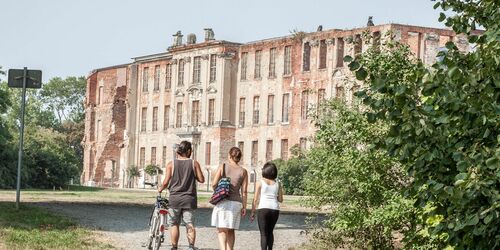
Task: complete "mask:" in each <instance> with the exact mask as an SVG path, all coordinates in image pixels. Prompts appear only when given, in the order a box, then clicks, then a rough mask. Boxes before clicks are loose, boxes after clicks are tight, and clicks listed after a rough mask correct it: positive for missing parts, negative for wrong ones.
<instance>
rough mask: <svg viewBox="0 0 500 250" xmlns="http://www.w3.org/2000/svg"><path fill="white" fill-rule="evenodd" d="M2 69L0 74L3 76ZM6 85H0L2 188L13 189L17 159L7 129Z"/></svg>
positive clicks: (0, 185)
mask: <svg viewBox="0 0 500 250" xmlns="http://www.w3.org/2000/svg"><path fill="white" fill-rule="evenodd" d="M2 73H3V71H1V67H0V74H2ZM6 85H7V84H6V83H0V188H13V187H14V186H15V184H16V183H15V181H16V179H15V178H13V177H15V176H16V174H17V171H16V164H15V163H16V157H15V152H14V145H13V143H12V135H11V134H10V131H9V129H8V127H7V121H6V117H5V116H6V115H5V114H6V112H7V110H8V107H9V106H10V97H9V92H8V91H7V90H6Z"/></svg>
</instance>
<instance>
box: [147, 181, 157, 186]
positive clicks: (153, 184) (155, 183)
mask: <svg viewBox="0 0 500 250" xmlns="http://www.w3.org/2000/svg"><path fill="white" fill-rule="evenodd" d="M144 185H149V186H151V187H158V182H154V183H152V182H144Z"/></svg>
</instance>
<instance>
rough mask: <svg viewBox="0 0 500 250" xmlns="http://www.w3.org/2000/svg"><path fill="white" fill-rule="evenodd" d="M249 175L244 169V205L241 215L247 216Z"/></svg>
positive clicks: (242, 189)
mask: <svg viewBox="0 0 500 250" xmlns="http://www.w3.org/2000/svg"><path fill="white" fill-rule="evenodd" d="M247 190H248V173H247V170H246V169H243V183H242V185H241V199H242V205H243V207H242V208H241V215H242V216H245V214H247V195H248V191H247Z"/></svg>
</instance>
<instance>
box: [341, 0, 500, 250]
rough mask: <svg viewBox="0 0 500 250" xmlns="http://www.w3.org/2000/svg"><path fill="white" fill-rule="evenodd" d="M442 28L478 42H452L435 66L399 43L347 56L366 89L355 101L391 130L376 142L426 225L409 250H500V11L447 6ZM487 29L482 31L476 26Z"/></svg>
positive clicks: (490, 4)
mask: <svg viewBox="0 0 500 250" xmlns="http://www.w3.org/2000/svg"><path fill="white" fill-rule="evenodd" d="M435 7H436V8H437V7H441V8H442V9H443V10H444V11H449V10H452V11H453V12H454V13H453V15H452V16H449V17H447V16H446V14H444V13H441V14H440V21H445V24H446V25H447V26H449V27H451V28H453V30H454V31H455V32H457V33H462V34H465V35H467V37H468V39H469V42H471V43H473V44H475V48H474V50H473V51H471V52H469V53H463V52H460V51H459V50H458V48H457V47H456V46H455V45H454V44H453V43H451V42H449V43H447V44H446V48H447V49H448V51H441V52H439V53H438V55H439V56H440V57H441V58H442V59H441V60H438V62H436V63H435V64H434V65H432V67H430V68H426V67H424V65H422V63H421V62H417V61H415V60H413V59H411V57H410V52H409V50H408V48H407V47H405V46H402V45H400V44H397V43H394V44H389V46H387V48H386V49H382V50H381V51H380V52H377V51H374V50H372V51H369V52H368V53H366V54H364V55H362V56H361V57H360V58H356V59H354V60H353V59H352V58H346V60H347V61H350V64H349V67H350V69H351V70H352V71H354V72H355V75H356V77H357V78H358V79H359V80H362V81H364V82H365V84H366V86H368V88H367V89H365V90H363V91H360V92H358V94H357V95H358V96H359V97H361V98H362V99H363V102H364V103H365V104H366V105H368V106H369V107H370V110H369V112H368V113H367V118H368V120H369V121H370V122H376V121H379V120H381V121H384V122H386V123H388V124H389V125H390V129H389V132H388V133H387V134H386V136H385V138H383V139H380V140H379V141H377V144H378V145H379V146H380V147H381V148H384V149H386V150H387V152H388V153H389V154H390V155H391V156H394V157H397V159H398V160H399V162H400V164H401V165H403V166H405V167H406V170H407V171H408V173H409V175H410V177H411V180H412V183H411V189H409V195H412V196H413V197H415V198H416V203H415V205H416V207H418V208H420V209H421V210H420V211H421V214H420V216H419V217H418V219H419V221H418V222H419V223H420V225H419V226H418V227H415V228H413V230H414V233H409V234H407V235H406V236H407V240H409V244H410V245H409V246H411V244H413V246H414V247H415V246H417V245H423V246H424V247H432V248H444V247H447V248H457V249H469V248H477V249H495V248H499V247H500V235H499V234H498V232H500V229H499V225H500V202H499V200H500V194H499V190H500V167H499V166H500V163H499V159H500V149H499V141H500V135H499V133H498V130H499V127H500V126H499V124H500V119H499V113H500V106H499V103H498V100H499V93H500V92H499V88H500V43H499V37H500V27H499V23H500V21H499V20H500V12H499V11H498V10H499V9H500V6H499V2H498V1H493V0H478V1H471V0H466V1H461V0H460V1H459V0H441V1H439V2H438V3H436V5H435ZM476 26H478V27H483V28H484V29H485V31H484V32H483V33H479V34H478V33H477V32H475V31H474V29H475V28H476Z"/></svg>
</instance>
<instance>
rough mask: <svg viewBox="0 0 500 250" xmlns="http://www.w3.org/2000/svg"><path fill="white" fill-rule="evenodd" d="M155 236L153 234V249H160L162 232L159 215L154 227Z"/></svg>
mask: <svg viewBox="0 0 500 250" xmlns="http://www.w3.org/2000/svg"><path fill="white" fill-rule="evenodd" d="M154 228H155V229H154V236H153V249H154V250H159V249H160V245H161V235H160V234H161V233H160V219H159V218H158V217H157V218H156V220H155V227H154Z"/></svg>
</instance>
